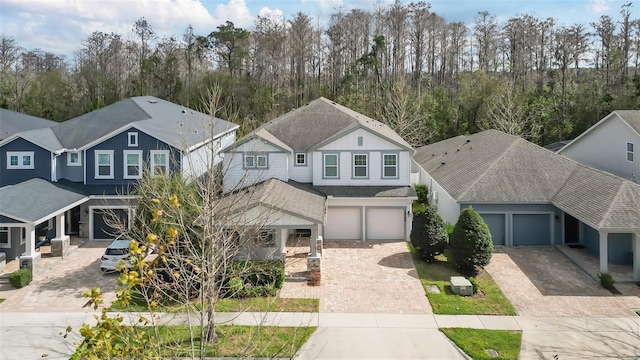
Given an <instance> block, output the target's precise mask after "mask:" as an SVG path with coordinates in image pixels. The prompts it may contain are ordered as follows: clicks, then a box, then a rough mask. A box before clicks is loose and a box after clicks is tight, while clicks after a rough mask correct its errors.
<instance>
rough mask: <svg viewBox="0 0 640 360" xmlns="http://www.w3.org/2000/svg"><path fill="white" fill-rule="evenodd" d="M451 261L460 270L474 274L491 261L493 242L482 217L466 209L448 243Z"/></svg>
mask: <svg viewBox="0 0 640 360" xmlns="http://www.w3.org/2000/svg"><path fill="white" fill-rule="evenodd" d="M449 248H450V249H451V251H450V252H451V261H452V262H453V264H454V265H456V266H457V267H458V268H459V269H460V270H463V271H465V272H468V273H472V274H473V273H475V272H476V269H477V267H484V266H486V265H487V264H488V263H489V260H491V255H492V253H493V240H492V239H491V232H490V231H489V227H488V226H487V224H486V223H485V222H484V220H482V217H480V215H478V213H477V212H476V211H475V210H473V208H471V207H468V208H466V209H464V210H463V211H462V213H461V214H460V217H459V218H458V222H457V223H456V226H455V228H454V229H453V234H452V236H451V240H450V243H449Z"/></svg>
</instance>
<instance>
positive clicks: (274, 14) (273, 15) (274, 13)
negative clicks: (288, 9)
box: [258, 7, 284, 22]
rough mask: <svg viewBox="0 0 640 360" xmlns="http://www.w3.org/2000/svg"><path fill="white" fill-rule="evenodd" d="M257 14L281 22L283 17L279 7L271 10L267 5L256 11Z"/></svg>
mask: <svg viewBox="0 0 640 360" xmlns="http://www.w3.org/2000/svg"><path fill="white" fill-rule="evenodd" d="M258 16H260V17H262V18H269V19H271V20H273V21H276V22H282V20H283V19H284V14H283V13H282V10H280V9H275V10H271V9H269V8H268V7H263V8H262V9H260V11H258Z"/></svg>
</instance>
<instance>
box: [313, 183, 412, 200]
mask: <svg viewBox="0 0 640 360" xmlns="http://www.w3.org/2000/svg"><path fill="white" fill-rule="evenodd" d="M313 188H314V189H315V190H317V191H319V192H321V193H323V194H324V195H326V196H333V197H403V198H406V197H412V196H413V197H415V196H417V195H416V190H415V189H414V188H413V187H411V186H314V187H313Z"/></svg>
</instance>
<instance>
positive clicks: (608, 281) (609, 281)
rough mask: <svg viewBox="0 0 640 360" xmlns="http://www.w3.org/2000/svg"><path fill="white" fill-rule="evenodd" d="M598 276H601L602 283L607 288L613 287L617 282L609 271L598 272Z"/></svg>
mask: <svg viewBox="0 0 640 360" xmlns="http://www.w3.org/2000/svg"><path fill="white" fill-rule="evenodd" d="M598 278H600V284H601V285H602V287H603V288H605V289H609V290H611V289H613V284H615V283H616V281H615V280H613V276H611V274H609V273H600V274H598Z"/></svg>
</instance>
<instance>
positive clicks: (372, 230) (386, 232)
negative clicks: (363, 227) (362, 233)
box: [366, 208, 405, 240]
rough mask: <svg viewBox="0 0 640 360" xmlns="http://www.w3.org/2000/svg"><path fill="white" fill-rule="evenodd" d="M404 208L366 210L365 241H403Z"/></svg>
mask: <svg viewBox="0 0 640 360" xmlns="http://www.w3.org/2000/svg"><path fill="white" fill-rule="evenodd" d="M404 212H405V209H404V208H389V209H380V208H378V209H367V213H366V214H367V240H404V238H405V222H404V221H405V218H404Z"/></svg>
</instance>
